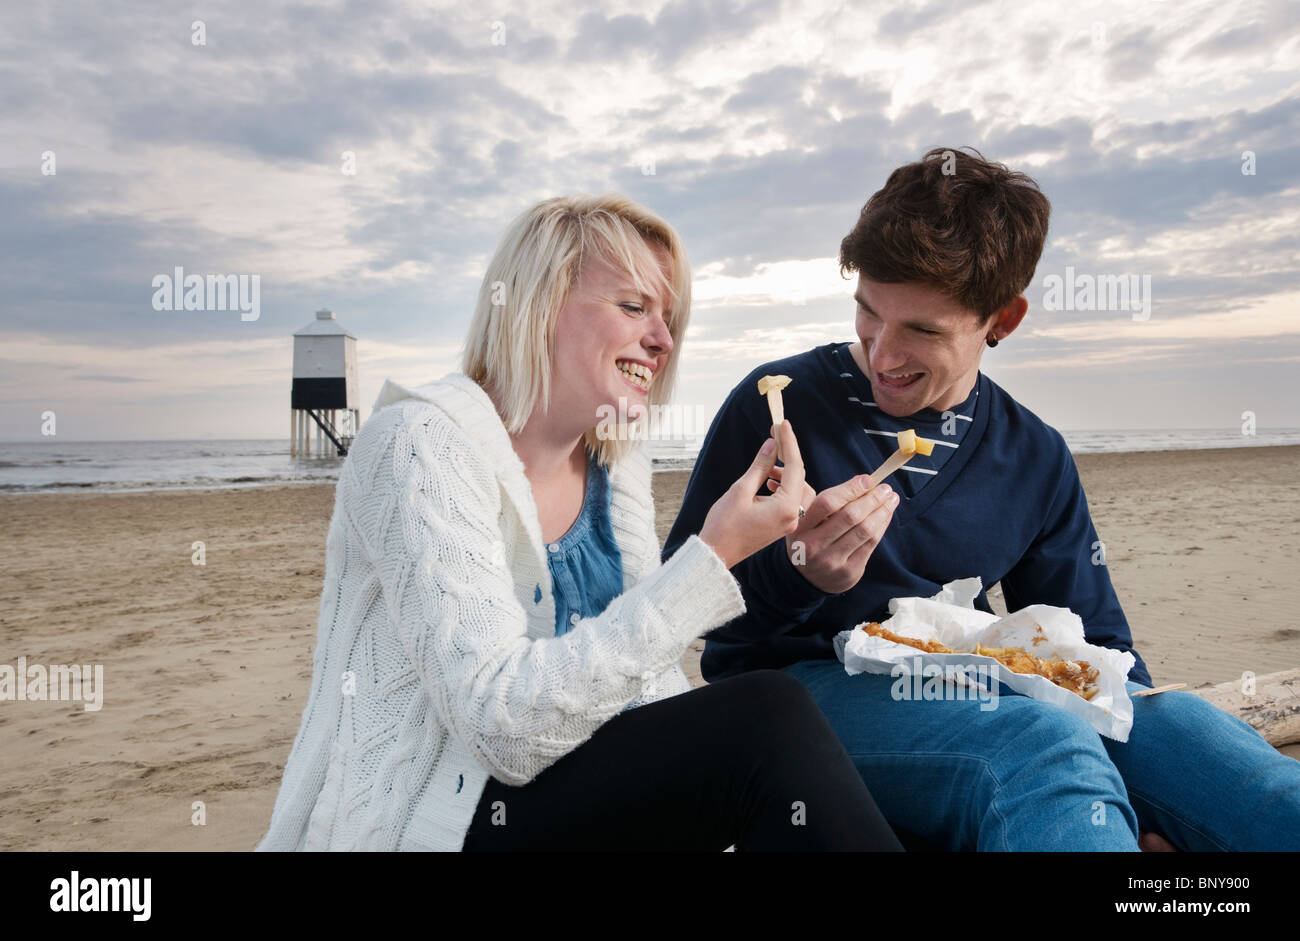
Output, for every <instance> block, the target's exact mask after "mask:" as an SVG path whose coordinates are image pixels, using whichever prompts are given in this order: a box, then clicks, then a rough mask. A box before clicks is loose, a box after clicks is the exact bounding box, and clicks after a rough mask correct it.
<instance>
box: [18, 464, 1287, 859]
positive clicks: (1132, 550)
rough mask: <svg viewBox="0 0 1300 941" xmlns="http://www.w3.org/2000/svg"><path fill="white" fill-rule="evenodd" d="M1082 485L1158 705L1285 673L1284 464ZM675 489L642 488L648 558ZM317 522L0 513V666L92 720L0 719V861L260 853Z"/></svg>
mask: <svg viewBox="0 0 1300 941" xmlns="http://www.w3.org/2000/svg"><path fill="white" fill-rule="evenodd" d="M1077 462H1078V465H1079V468H1080V472H1081V474H1082V478H1083V483H1084V487H1085V489H1086V491H1087V493H1088V497H1089V502H1090V505H1091V508H1092V512H1093V518H1094V520H1095V522H1096V524H1097V528H1098V531H1099V533H1100V535H1101V538H1102V540H1103V541H1104V542H1105V543H1106V546H1107V561H1108V565H1109V567H1110V570H1111V575H1112V578H1113V579H1114V582H1115V585H1116V588H1117V590H1118V592H1119V596H1120V600H1121V602H1122V603H1123V604H1124V607H1125V610H1126V612H1127V614H1128V617H1129V621H1130V623H1131V625H1132V627H1133V633H1134V639H1135V643H1136V646H1137V649H1138V651H1139V652H1140V653H1141V654H1142V656H1143V657H1144V659H1145V660H1146V661H1147V663H1148V665H1149V666H1150V668H1151V672H1152V676H1153V679H1154V680H1155V681H1156V682H1157V683H1168V682H1186V683H1188V684H1189V685H1190V686H1192V687H1199V686H1206V685H1211V684H1215V683H1220V682H1224V681H1227V680H1231V679H1234V678H1238V677H1240V676H1241V674H1242V672H1243V671H1245V670H1251V671H1254V672H1255V673H1256V674H1257V675H1264V674H1267V673H1270V672H1274V671H1277V670H1283V669H1288V668H1294V667H1300V624H1297V622H1296V619H1295V613H1294V606H1293V604H1292V603H1291V600H1290V599H1292V597H1293V596H1292V595H1291V590H1292V585H1293V583H1294V577H1295V573H1296V571H1297V568H1298V567H1300V525H1298V524H1300V488H1298V487H1297V486H1296V481H1297V480H1298V479H1300V447H1274V448H1250V449H1234V450H1219V451H1165V452H1144V453H1134V454H1089V455H1081V456H1079V457H1078V458H1077ZM686 479H687V474H686V473H685V472H671V473H663V474H658V475H656V481H655V502H656V507H657V513H658V525H659V534H660V539H661V540H662V539H663V537H664V536H665V535H666V534H667V531H668V528H669V526H670V525H671V523H672V521H673V518H674V515H675V513H676V510H677V507H678V506H679V505H680V501H681V494H682V490H683V488H684V486H685V483H686ZM333 501H334V488H333V485H331V484H326V485H321V484H312V485H302V486H278V487H266V488H252V489H237V490H236V489H230V490H210V491H169V492H151V493H117V494H113V493H107V494H56V495H45V494H39V495H23V496H12V495H11V496H0V520H2V522H0V535H2V537H3V538H0V572H3V573H4V575H3V577H2V578H0V662H3V663H7V664H9V665H11V666H13V665H15V664H16V663H17V661H18V658H19V657H20V656H22V657H26V660H27V662H28V663H38V664H73V663H78V664H80V663H87V664H102V665H103V668H104V689H103V708H102V709H100V710H98V711H87V710H86V709H85V708H84V706H83V704H82V703H80V702H45V701H35V702H27V701H23V702H10V701H5V702H0V747H2V748H3V753H4V771H3V778H0V849H3V850H107V849H112V850H146V849H148V850H241V851H242V850H249V849H252V848H253V847H254V846H255V845H256V843H257V842H258V840H259V839H260V838H261V836H262V834H263V832H264V831H265V829H266V824H267V822H268V820H269V819H270V814H271V808H272V805H273V804H274V801H275V796H276V793H277V790H278V787H279V783H280V774H281V770H282V768H283V765H284V761H285V759H286V758H287V756H288V752H289V747H290V745H291V744H292V741H293V738H294V735H295V734H296V732H297V730H298V724H299V720H300V718H301V713H302V709H303V707H304V705H305V704H306V698H307V689H308V683H309V680H310V677H311V672H312V660H311V656H312V649H313V647H314V644H315V633H316V619H317V610H318V604H319V597H320V591H321V583H322V578H323V575H324V547H325V536H326V531H327V529H328V527H329V522H330V514H331V512H332V510H333ZM196 542H201V543H203V549H202V551H203V553H204V555H205V559H204V561H205V564H203V565H195V564H193V561H192V558H193V556H194V554H195V552H196V549H195V546H194V544H195V543H196ZM964 574H967V573H953V577H959V576H962V575H964ZM696 646H697V647H698V648H702V646H703V642H702V641H700V642H697V644H696ZM697 661H698V650H696V651H691V652H688V654H687V657H686V658H685V659H684V665H685V666H686V667H687V669H688V673H690V674H691V676H692V681H693V682H695V683H699V682H701V681H700V679H699V676H698V668H697ZM1286 751H1288V753H1291V754H1300V746H1290V747H1289V748H1288V749H1286ZM197 802H201V803H202V811H201V812H202V813H203V814H204V815H205V820H204V822H203V824H202V825H196V824H195V823H194V821H193V818H194V817H195V815H196V814H198V813H199V811H198V810H196V807H195V805H196V803H197Z"/></svg>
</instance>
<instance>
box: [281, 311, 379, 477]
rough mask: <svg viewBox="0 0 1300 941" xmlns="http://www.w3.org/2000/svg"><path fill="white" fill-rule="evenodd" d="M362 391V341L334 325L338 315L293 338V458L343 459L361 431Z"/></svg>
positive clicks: (324, 315) (320, 317)
mask: <svg viewBox="0 0 1300 941" xmlns="http://www.w3.org/2000/svg"><path fill="white" fill-rule="evenodd" d="M359 397H360V392H359V390H358V388H357V338H356V337H354V336H353V335H352V334H350V333H348V332H347V331H346V330H344V329H343V327H342V326H340V325H339V322H338V321H337V320H335V319H334V312H333V311H332V310H318V311H316V319H315V320H314V321H312V322H311V323H309V324H307V326H305V327H303V328H302V329H301V330H299V331H298V332H297V333H295V334H294V335H293V390H292V392H291V393H290V402H289V414H290V422H289V427H290V435H289V455H290V456H291V457H304V458H305V457H312V456H313V454H312V439H313V438H315V439H316V451H315V456H316V457H333V456H334V455H335V454H337V455H338V456H339V457H343V456H344V455H345V454H347V453H348V447H349V446H350V445H351V444H352V439H353V438H354V437H355V436H356V433H357V428H358V427H360V425H361V412H360V408H359Z"/></svg>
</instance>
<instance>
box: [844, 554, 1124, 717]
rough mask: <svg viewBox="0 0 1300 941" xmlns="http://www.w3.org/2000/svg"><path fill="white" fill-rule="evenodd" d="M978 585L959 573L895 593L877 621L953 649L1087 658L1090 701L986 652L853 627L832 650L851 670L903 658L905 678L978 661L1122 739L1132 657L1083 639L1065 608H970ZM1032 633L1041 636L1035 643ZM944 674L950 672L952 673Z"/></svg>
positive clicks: (870, 669)
mask: <svg viewBox="0 0 1300 941" xmlns="http://www.w3.org/2000/svg"><path fill="white" fill-rule="evenodd" d="M980 589H981V584H980V580H979V578H963V579H959V580H958V581H955V582H949V583H948V584H946V585H944V586H943V590H942V591H940V592H939V593H938V594H937V595H935V596H934V597H933V598H895V599H893V600H892V601H890V602H889V613H890V614H892V615H893V617H891V618H890V619H889V620H888V621H885V622H884V623H883V624H882V626H883V627H885V628H888V629H889V630H891V631H893V632H894V633H895V634H901V635H903V636H904V637H913V638H916V639H917V640H937V641H938V642H939V643H941V644H944V645H945V646H947V647H951V648H953V649H954V650H974V649H975V645H976V643H981V644H983V645H984V646H986V647H1023V648H1024V649H1025V650H1026V651H1028V652H1029V653H1032V654H1033V655H1034V656H1036V657H1043V658H1045V659H1051V657H1052V655H1053V654H1055V655H1057V656H1060V657H1061V659H1063V660H1087V661H1088V662H1089V663H1090V664H1091V665H1092V666H1094V667H1096V668H1097V674H1098V675H1097V681H1096V682H1097V694H1096V695H1095V696H1093V697H1092V699H1090V700H1089V699H1084V698H1083V697H1082V696H1078V695H1076V694H1074V693H1072V692H1070V691H1069V690H1068V689H1064V688H1063V687H1060V686H1057V685H1056V684H1055V683H1053V682H1052V681H1051V680H1049V679H1048V678H1047V677H1045V676H1038V675H1036V674H1032V675H1031V674H1024V673H1012V672H1011V671H1010V670H1008V669H1007V668H1006V667H1005V666H1003V665H1002V664H1001V663H999V662H998V661H996V660H994V659H993V658H992V657H982V656H976V655H975V654H971V653H926V652H925V651H923V650H917V649H916V648H915V647H908V646H907V645H906V644H896V643H894V642H893V641H889V640H885V639H884V638H883V637H873V636H871V635H870V634H868V633H866V632H865V631H862V630H859V629H858V628H857V627H855V628H854V629H853V630H851V631H843V632H841V633H840V634H839V635H838V636H837V637H836V638H835V651H836V653H837V654H838V655H839V657H840V659H841V660H843V661H844V669H845V670H847V671H848V672H849V673H850V674H857V673H883V674H890V673H891V672H892V671H893V669H894V667H895V666H896V665H898V664H902V665H903V666H905V667H906V668H907V671H908V674H909V676H910V674H912V673H916V672H918V671H917V670H916V666H917V665H918V664H919V665H920V668H921V670H925V668H926V667H928V666H930V665H931V664H934V665H936V666H938V668H939V669H940V670H941V671H942V670H943V668H944V667H945V666H947V665H958V664H967V665H969V668H970V671H971V673H974V672H975V671H974V669H973V668H974V667H977V666H980V665H983V666H985V667H986V668H987V669H988V671H989V673H988V675H992V676H996V677H997V679H998V680H999V681H1000V682H1001V683H1002V684H1003V685H1005V686H1007V687H1008V688H1010V689H1013V690H1015V691H1016V692H1017V693H1021V694H1023V695H1025V696H1030V697H1032V698H1034V699H1041V700H1042V701H1043V702H1050V703H1053V704H1055V705H1057V706H1060V707H1061V708H1062V709H1065V710H1067V711H1069V712H1073V713H1074V714H1075V715H1078V716H1082V717H1083V718H1084V719H1087V720H1088V723H1089V724H1090V725H1091V726H1092V727H1093V728H1094V729H1096V730H1097V731H1098V732H1100V733H1101V734H1102V735H1104V736H1106V737H1107V738H1112V739H1115V741H1117V742H1126V741H1128V733H1129V731H1130V730H1131V729H1132V728H1133V702H1132V700H1130V699H1129V696H1128V689H1127V688H1126V687H1125V685H1124V682H1125V680H1126V679H1127V678H1128V671H1129V670H1130V669H1132V667H1133V664H1134V662H1135V661H1134V658H1133V655H1132V654H1131V653H1128V652H1127V651H1119V650H1111V649H1110V648H1109V647H1098V646H1095V645H1094V644H1090V643H1088V642H1087V641H1086V640H1084V634H1083V622H1082V621H1081V620H1079V616H1078V615H1077V614H1075V613H1074V612H1072V611H1070V610H1069V609H1068V608H1055V607H1052V606H1050V605H1045V604H1036V605H1031V606H1029V607H1028V608H1022V609H1021V610H1019V611H1017V612H1016V613H1015V614H1011V615H1008V616H1007V617H1005V618H998V617H997V615H994V614H988V613H986V612H984V611H979V610H976V608H975V606H974V600H975V598H976V597H977V596H978V595H979V593H980ZM858 627H861V625H858ZM1038 627H1041V628H1042V629H1043V633H1042V635H1037V634H1036V631H1035V629H1036V628H1038ZM1036 636H1041V637H1043V638H1045V639H1044V640H1042V641H1041V642H1039V643H1037V644H1035V643H1034V642H1033V641H1034V638H1035V637H1036ZM994 668H996V672H994ZM931 674H932V675H933V671H931ZM921 675H922V676H924V675H925V674H924V673H922V674H921ZM950 678H954V677H952V676H951V675H950ZM955 679H956V681H957V683H958V685H967V686H969V685H971V684H970V683H969V682H967V683H962V674H961V673H957V674H955ZM970 679H972V680H973V679H974V677H973V676H972V677H971V678H970ZM985 695H986V696H987V695H988V694H985ZM972 698H973V697H972Z"/></svg>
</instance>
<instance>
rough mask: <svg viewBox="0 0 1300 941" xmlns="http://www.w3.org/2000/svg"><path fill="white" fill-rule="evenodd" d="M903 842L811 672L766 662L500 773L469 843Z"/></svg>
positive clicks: (864, 845)
mask: <svg viewBox="0 0 1300 941" xmlns="http://www.w3.org/2000/svg"><path fill="white" fill-rule="evenodd" d="M732 844H734V845H735V847H736V849H737V850H751V851H752V850H895V851H901V850H902V846H901V845H900V844H899V842H898V840H897V838H895V836H894V833H893V831H892V830H890V828H889V824H888V823H886V822H885V818H884V817H883V816H882V815H881V813H880V810H879V809H878V808H877V807H876V803H875V801H873V800H872V799H871V795H870V794H869V793H868V792H867V788H866V785H865V784H863V783H862V778H861V777H860V776H859V775H858V771H857V769H856V768H855V767H854V766H853V762H852V761H850V760H849V756H848V754H847V753H846V752H845V751H844V746H843V745H841V744H840V741H839V739H838V738H836V737H835V732H834V731H833V730H832V729H831V727H830V724H829V723H828V722H827V721H826V717H825V716H824V715H822V712H821V710H820V708H818V706H817V703H816V702H815V701H814V700H813V698H812V696H811V695H810V694H809V693H808V691H807V689H805V688H804V685H803V684H802V683H800V682H799V681H798V680H796V679H795V678H793V677H791V676H789V675H787V674H785V673H782V672H780V671H778V670H757V671H754V672H752V673H746V674H743V675H741V676H737V677H732V678H729V679H725V680H720V681H719V682H717V683H712V684H710V685H708V686H704V687H701V688H699V689H694V690H691V691H690V692H687V693H682V694H681V695H679V696H673V697H670V698H668V699H663V700H660V701H658V702H654V703H649V704H648V705H645V706H640V707H638V708H636V709H632V710H629V711H627V712H623V713H620V714H619V715H617V716H615V717H614V718H613V719H610V720H609V721H608V722H606V723H605V724H604V725H603V726H601V727H600V728H599V729H597V730H596V733H595V734H594V735H592V737H591V738H590V739H588V740H587V741H586V742H584V743H583V744H582V745H580V746H578V747H577V748H576V749H574V750H573V751H571V752H570V753H569V754H567V755H565V756H564V757H563V758H561V759H560V760H559V761H557V762H556V763H555V764H553V765H551V766H550V767H549V768H547V769H546V770H545V771H543V772H542V773H541V774H539V775H538V776H537V777H536V778H534V779H533V780H532V781H530V782H529V783H528V784H526V785H524V786H523V787H510V786H508V785H505V784H502V783H501V782H500V781H497V780H496V779H495V778H489V779H488V783H487V787H485V788H484V790H483V796H482V797H481V798H480V799H479V804H478V809H477V810H476V812H475V814H474V820H473V822H472V823H471V824H470V829H469V832H468V834H467V835H466V837H465V845H464V849H465V850H466V851H471V852H472V851H515V850H698V851H715V852H716V851H720V850H724V849H726V848H727V847H728V846H731V845H732Z"/></svg>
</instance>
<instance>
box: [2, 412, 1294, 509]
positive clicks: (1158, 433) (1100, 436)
mask: <svg viewBox="0 0 1300 941" xmlns="http://www.w3.org/2000/svg"><path fill="white" fill-rule="evenodd" d="M1061 434H1063V435H1064V436H1065V440H1066V442H1067V443H1068V444H1069V446H1070V450H1071V451H1072V452H1074V453H1075V454H1092V453H1099V452H1119V451H1175V450H1188V449H1201V448H1243V447H1275V446H1280V445H1296V444H1300V428H1279V429H1272V428H1271V429H1259V430H1258V431H1257V433H1256V434H1255V435H1249V436H1248V435H1243V434H1241V433H1240V431H1239V430H1238V429H1236V428H1233V429H1227V430H1225V429H1159V430H1124V431H1067V430H1064V429H1062V430H1061ZM701 443H702V440H701V439H694V440H692V439H674V440H668V441H649V442H647V447H648V448H649V451H650V456H651V459H652V461H653V466H654V469H655V470H656V471H672V470H690V468H691V467H692V466H693V465H694V463H695V458H696V455H698V453H699V450H700V445H701ZM342 463H343V459H342V458H339V457H335V456H328V457H312V458H294V457H290V456H289V442H288V440H287V439H284V438H272V439H249V440H219V439H211V438H207V439H203V440H198V441H63V440H57V441H55V440H46V441H34V442H0V493H12V494H36V493H75V492H87V491H89V492H97V491H107V492H129V491H139V490H196V489H208V488H235V487H264V486H268V485H280V484H311V483H322V482H327V481H334V480H337V479H338V474H339V467H340V466H341V465H342Z"/></svg>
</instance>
